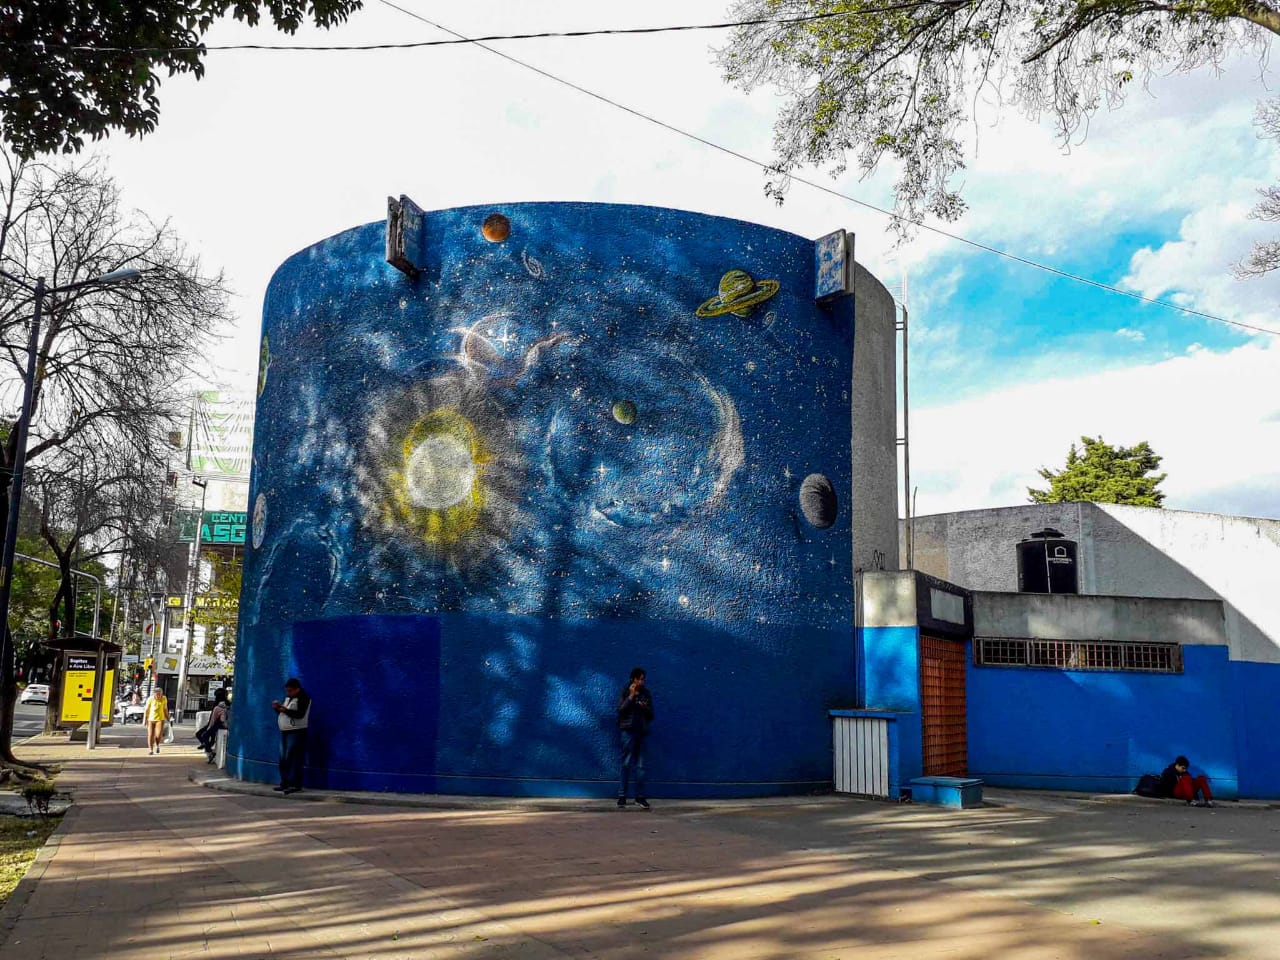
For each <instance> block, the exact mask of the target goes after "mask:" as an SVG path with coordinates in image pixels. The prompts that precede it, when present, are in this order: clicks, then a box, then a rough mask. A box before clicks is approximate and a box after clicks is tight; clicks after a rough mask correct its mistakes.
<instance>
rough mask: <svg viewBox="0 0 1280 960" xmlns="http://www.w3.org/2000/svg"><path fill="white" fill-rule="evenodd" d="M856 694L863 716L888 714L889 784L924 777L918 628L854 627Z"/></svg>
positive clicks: (895, 785)
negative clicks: (890, 742)
mask: <svg viewBox="0 0 1280 960" xmlns="http://www.w3.org/2000/svg"><path fill="white" fill-rule="evenodd" d="M857 638H858V641H857V654H858V673H857V677H858V684H857V687H858V693H859V696H860V697H861V698H862V700H863V702H862V704H861V706H863V707H865V708H866V709H867V710H875V711H885V712H889V713H893V714H894V715H895V716H894V723H893V725H892V730H893V738H894V743H893V745H892V747H891V754H892V769H891V772H890V779H891V780H892V783H893V786H894V791H893V795H894V796H896V795H897V791H898V789H900V788H901V787H902V786H904V785H905V784H907V783H910V782H911V780H912V779H913V778H914V777H918V776H921V775H922V774H923V772H924V746H923V728H922V721H921V713H920V630H919V628H918V627H901V626H899V627H859V628H858V630H857Z"/></svg>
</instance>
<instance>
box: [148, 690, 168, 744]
mask: <svg viewBox="0 0 1280 960" xmlns="http://www.w3.org/2000/svg"><path fill="white" fill-rule="evenodd" d="M142 710H143V712H142V719H143V720H144V721H145V722H146V724H147V756H151V755H152V754H156V753H159V752H160V744H161V742H163V740H164V724H165V721H166V720H168V719H169V698H168V697H166V696H165V695H164V691H163V690H161V689H160V684H159V683H155V684H153V685H152V687H151V696H149V697H147V702H146V705H145V706H144V707H143V708H142Z"/></svg>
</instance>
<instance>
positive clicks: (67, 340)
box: [0, 151, 228, 763]
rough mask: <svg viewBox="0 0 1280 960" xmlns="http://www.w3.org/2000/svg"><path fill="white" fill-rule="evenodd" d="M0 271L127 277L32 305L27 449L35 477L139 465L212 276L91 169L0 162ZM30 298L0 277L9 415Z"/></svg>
mask: <svg viewBox="0 0 1280 960" xmlns="http://www.w3.org/2000/svg"><path fill="white" fill-rule="evenodd" d="M0 161H2V162H0V269H3V270H4V271H5V272H6V273H8V274H10V275H13V276H16V277H19V278H22V279H24V280H25V281H26V282H27V283H29V284H30V285H31V286H34V284H35V279H36V278H37V277H45V278H46V279H47V281H48V285H49V286H50V287H58V286H64V285H67V284H71V283H77V282H79V281H82V280H88V279H92V278H94V277H98V276H102V275H103V274H106V273H110V272H111V271H115V270H122V269H130V268H133V269H138V270H141V271H142V278H141V280H139V282H137V283H133V284H129V285H114V286H106V287H102V286H93V285H89V286H84V287H80V288H78V289H75V290H72V291H70V292H67V293H65V294H60V295H49V296H46V297H45V300H44V304H43V317H42V321H41V331H40V338H39V341H38V343H37V357H38V363H37V366H36V374H35V382H34V390H33V394H32V398H33V399H32V418H31V424H30V436H29V439H28V443H27V450H28V453H27V457H28V462H29V463H31V464H32V465H33V468H38V466H39V464H40V463H41V462H42V461H47V460H50V459H52V458H53V457H54V456H55V455H56V452H57V451H59V450H62V449H65V448H70V447H72V446H73V445H74V446H77V447H79V448H80V449H99V450H103V451H110V452H111V454H112V455H113V456H116V457H118V458H120V460H121V461H132V460H134V459H135V458H136V459H137V460H138V461H139V462H145V461H146V460H147V459H148V458H149V456H150V453H149V452H150V451H154V448H155V443H156V437H157V436H159V435H162V431H163V430H164V429H166V427H167V425H168V424H170V423H172V422H175V421H176V420H177V419H178V418H180V417H181V415H182V411H183V408H184V405H185V403H186V402H188V399H189V388H188V387H186V386H185V385H184V381H187V380H188V379H189V377H190V375H191V374H192V373H193V371H195V370H196V369H197V367H200V366H203V364H204V359H205V356H206V352H207V348H208V346H209V344H210V339H211V337H212V336H213V335H214V333H215V331H217V330H218V329H219V328H221V327H222V326H223V325H224V324H225V323H226V322H227V320H228V309H227V302H226V290H225V287H224V284H223V280H222V277H221V276H216V275H210V274H207V273H206V272H205V271H204V270H203V269H202V267H201V265H200V263H199V261H198V259H196V258H195V257H193V256H192V255H190V254H189V253H188V252H187V251H186V250H185V248H184V246H183V244H182V243H181V241H180V240H179V239H178V237H177V236H176V235H175V234H174V232H173V231H172V230H171V229H170V228H169V227H168V226H167V225H166V224H156V223H153V222H151V221H149V220H148V219H147V218H145V217H144V216H142V215H140V214H137V213H134V212H131V211H129V210H127V209H126V208H124V207H123V205H122V204H121V202H120V197H119V194H118V191H117V189H116V186H115V184H114V182H113V181H112V180H111V178H110V177H109V176H108V175H107V174H106V172H105V171H104V170H103V168H102V167H101V165H100V164H99V163H97V162H89V163H81V164H78V165H67V166H59V167H55V166H51V165H49V164H45V163H39V162H24V161H22V160H20V159H17V158H15V157H13V156H12V155H11V154H8V153H5V152H3V151H0ZM32 308H33V304H32V299H31V294H30V293H29V291H28V290H27V289H25V288H23V287H22V286H20V285H17V284H14V283H11V282H9V281H8V280H5V279H4V278H2V277H0V403H2V404H3V405H4V406H5V407H6V408H8V409H16V408H18V407H19V405H20V399H21V391H22V384H23V380H24V378H25V372H26V362H27V357H26V346H25V345H26V343H27V341H28V337H29V331H30V324H31V318H32V312H33V309H32ZM17 437H18V432H17V431H16V430H13V431H10V432H9V434H8V437H7V439H6V441H5V442H4V444H3V446H2V447H0V526H2V525H3V524H4V522H5V520H6V517H7V513H8V496H9V486H10V482H11V478H12V470H13V465H14V462H15V456H16V452H17ZM0 636H2V637H3V643H2V644H0V763H16V761H15V760H14V759H13V755H12V752H11V749H10V743H11V734H12V729H13V707H14V702H15V700H16V683H15V673H14V648H13V644H12V643H11V642H10V638H9V637H8V634H7V632H5V633H3V634H0Z"/></svg>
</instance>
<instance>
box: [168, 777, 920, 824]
mask: <svg viewBox="0 0 1280 960" xmlns="http://www.w3.org/2000/svg"><path fill="white" fill-rule="evenodd" d="M187 779H188V780H190V781H191V782H192V783H194V784H196V785H197V786H201V787H204V788H206V789H208V790H220V791H222V792H224V793H234V794H239V795H240V796H253V797H269V798H272V799H276V800H309V801H311V802H312V803H355V804H367V805H369V806H380V807H417V808H422V809H429V810H492V811H495V812H497V811H524V812H527V811H530V810H534V811H547V812H554V813H596V814H600V813H606V814H619V813H627V812H632V813H646V812H648V813H656V812H663V813H711V812H721V813H723V812H728V811H733V810H753V809H759V808H761V807H796V806H833V805H841V804H846V803H875V804H880V803H884V801H880V800H867V799H862V798H858V797H850V796H841V795H838V794H832V793H828V794H821V795H818V796H809V797H759V798H755V799H747V800H653V801H651V802H652V803H653V809H652V810H649V811H645V810H644V809H643V808H641V807H637V806H636V805H635V804H634V803H633V802H628V804H627V806H626V809H625V810H619V809H618V807H617V806H616V804H615V802H614V800H613V799H612V798H606V799H584V798H581V797H564V798H557V797H473V796H465V795H462V794H442V793H429V794H426V793H372V792H362V791H356V790H311V789H307V790H301V791H299V792H298V793H294V794H290V795H289V796H287V797H286V796H284V795H283V794H281V793H279V792H277V791H275V790H273V789H272V787H271V785H270V784H266V783H252V782H250V781H247V780H237V779H235V778H234V777H230V776H228V775H227V774H226V773H225V772H224V771H222V770H217V769H201V768H199V767H193V768H192V769H191V770H190V771H189V772H188V774H187ZM895 806H896V804H895Z"/></svg>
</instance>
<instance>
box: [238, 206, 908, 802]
mask: <svg viewBox="0 0 1280 960" xmlns="http://www.w3.org/2000/svg"><path fill="white" fill-rule="evenodd" d="M414 213H415V214H416V211H414ZM393 234H395V236H394V237H393V240H392V243H391V246H394V247H395V248H396V250H395V253H396V255H395V256H391V257H390V259H392V260H397V261H398V265H399V266H400V267H401V269H396V268H395V267H393V266H390V265H389V264H388V262H387V261H388V259H389V256H388V254H389V253H390V252H391V251H389V249H388V232H387V226H386V224H384V223H383V222H377V223H372V224H367V225H365V226H362V227H357V228H354V229H351V230H348V231H346V232H344V233H340V234H338V235H336V236H334V237H331V238H329V239H328V240H324V241H322V242H320V243H318V244H315V245H314V246H312V247H309V248H308V249H306V250H303V251H302V252H300V253H298V254H296V255H295V256H293V257H291V258H290V259H289V260H288V261H287V262H286V263H285V264H284V265H283V266H282V267H281V268H280V269H279V270H278V271H277V273H276V275H275V277H274V278H273V280H272V282H271V285H270V288H269V290H268V292H267V297H266V304H265V308H264V317H263V335H262V350H261V352H262V359H261V368H260V373H259V381H258V390H259V400H258V407H257V421H256V432H255V437H254V455H253V475H252V482H251V487H250V504H251V510H252V516H253V521H252V530H251V537H250V544H249V546H248V548H247V552H246V558H245V567H244V588H243V596H242V601H241V636H240V642H239V645H238V648H237V659H236V681H237V685H236V709H235V712H236V717H235V723H234V725H233V729H232V733H231V740H230V745H229V750H228V767H229V768H230V770H231V771H232V772H233V773H234V774H235V775H236V776H239V777H242V778H245V779H249V780H258V781H266V780H273V779H274V778H275V776H276V770H275V766H276V751H277V744H278V739H277V731H276V724H275V717H274V714H273V712H272V710H271V700H272V699H278V698H279V696H280V694H279V690H280V686H281V684H282V683H283V681H284V679H285V678H286V677H288V676H297V677H299V678H300V679H301V681H302V683H303V685H304V687H305V688H306V689H307V690H308V692H309V693H310V694H311V695H312V697H313V698H314V707H313V711H312V717H311V734H310V746H309V756H308V761H307V782H308V783H309V784H312V785H315V786H329V787H336V788H344V789H370V790H402V791H414V792H447V793H490V794H507V795H517V794H533V795H537V794H541V795H581V796H607V795H609V794H611V793H612V792H613V791H614V790H615V788H616V775H617V770H616V760H617V757H616V753H617V748H616V741H617V731H616V728H615V722H614V711H615V708H616V704H617V699H618V695H619V693H620V691H621V689H622V688H623V686H624V685H625V683H626V679H627V675H628V672H629V670H630V669H631V668H632V667H633V666H637V665H638V666H642V667H644V668H645V669H646V670H647V671H648V680H649V686H650V688H651V689H652V690H653V691H654V700H655V708H656V720H655V723H654V726H653V730H652V734H651V737H650V748H649V758H648V776H649V793H650V795H652V796H658V797H661V796H748V795H761V794H768V793H785V792H801V791H807V790H811V789H815V788H820V787H822V786H823V785H825V784H829V782H830V779H831V765H830V738H829V732H828V719H827V714H826V711H827V709H828V708H830V707H835V706H847V705H849V704H850V703H852V700H853V696H854V664H853V649H854V648H853V636H852V634H853V621H854V617H853V578H854V570H855V567H860V566H870V565H872V564H873V563H877V564H880V565H887V566H889V567H890V568H892V567H894V566H896V563H894V562H893V560H896V551H897V539H896V536H897V535H896V516H895V512H896V511H895V505H896V499H895V493H894V484H895V469H894V464H895V457H894V450H893V439H894V434H895V424H894V409H895V405H894V390H893V385H894V376H893V321H894V317H893V304H892V300H891V298H890V297H889V296H888V294H887V293H885V291H884V289H883V287H881V286H880V284H879V283H878V282H876V281H875V280H874V279H873V278H871V277H870V275H868V274H866V273H865V271H860V270H859V271H856V272H855V271H852V270H850V271H849V279H848V282H847V284H846V286H847V288H849V289H852V290H856V296H854V295H845V296H840V295H837V296H832V297H827V298H825V299H823V300H822V301H821V302H819V301H818V300H817V299H816V293H815V284H816V283H818V282H819V281H821V279H822V278H821V277H820V276H819V274H820V273H821V271H822V269H823V268H822V265H821V263H819V264H818V265H817V266H815V245H814V241H812V240H809V239H805V238H803V237H799V236H795V235H793V234H789V233H785V232H782V231H779V230H774V229H771V228H766V227H762V226H758V225H754V224H749V223H744V222H741V221H735V220H728V219H723V218H719V217H709V216H704V215H700V214H694V213H687V212H682V211H676V210H667V209H660V208H652V207H636V206H619V205H606V204H586V203H532V204H506V205H496V206H493V207H465V208H458V209H451V210H441V211H430V212H426V213H425V214H421V216H411V217H409V218H407V219H406V220H404V221H402V222H400V223H398V224H396V229H395V230H394V231H393ZM401 243H403V244H404V247H405V249H406V250H407V251H408V252H407V253H405V254H400V250H399V245H400V244H401ZM855 301H856V309H855ZM855 328H856V337H855ZM855 340H856V343H857V345H858V350H857V351H855ZM860 398H861V399H860ZM859 404H861V406H859ZM851 424H852V430H851V428H850V425H851ZM855 532H856V533H857V535H858V537H859V541H858V542H855V540H854V537H855ZM872 558H876V559H875V560H874V561H873V559H872ZM886 558H887V559H888V563H887V564H882V563H881V561H883V560H885V559H886Z"/></svg>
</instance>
